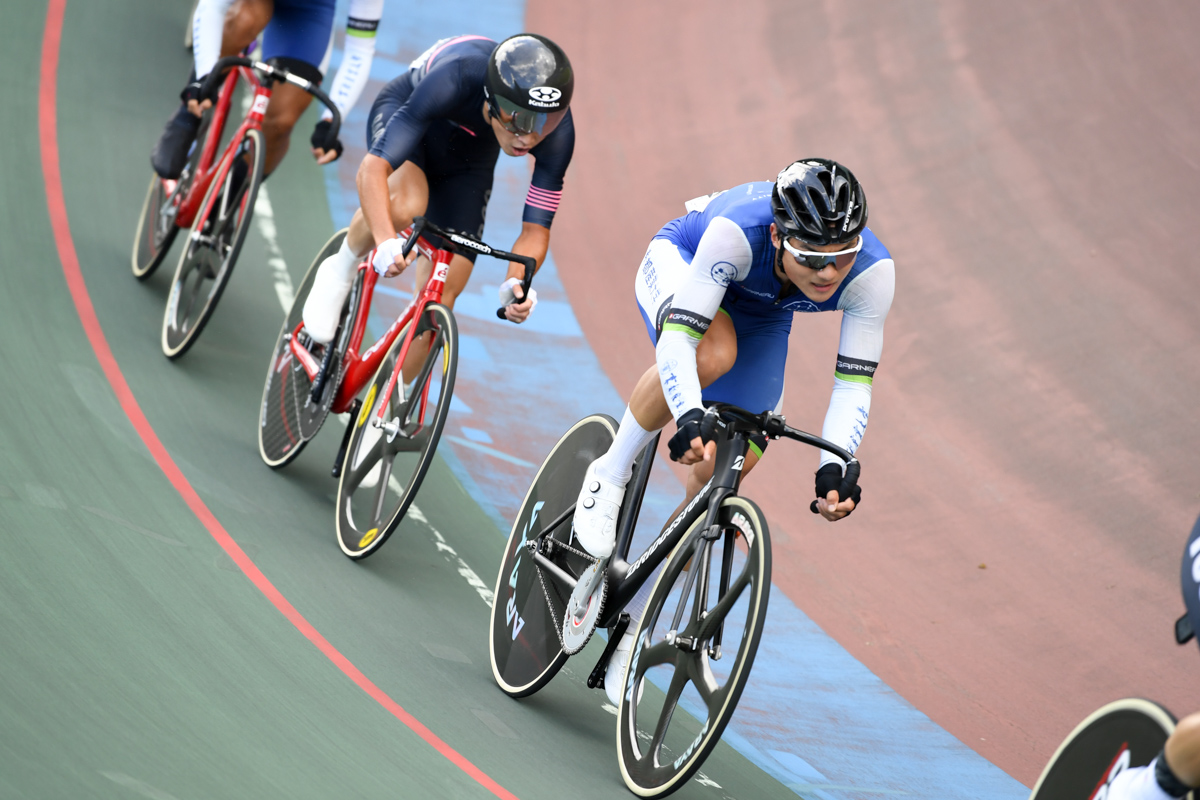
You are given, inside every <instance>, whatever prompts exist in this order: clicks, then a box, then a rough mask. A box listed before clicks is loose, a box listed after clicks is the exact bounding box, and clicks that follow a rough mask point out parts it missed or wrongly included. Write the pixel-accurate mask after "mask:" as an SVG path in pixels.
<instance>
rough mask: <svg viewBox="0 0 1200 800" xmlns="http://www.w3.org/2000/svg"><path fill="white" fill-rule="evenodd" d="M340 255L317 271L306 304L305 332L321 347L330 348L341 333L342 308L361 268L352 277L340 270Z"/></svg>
mask: <svg viewBox="0 0 1200 800" xmlns="http://www.w3.org/2000/svg"><path fill="white" fill-rule="evenodd" d="M337 260H338V254H337V253H334V254H333V255H331V256H330V257H329V258H327V259H325V260H324V261H322V262H321V266H319V267H317V275H316V277H315V278H314V279H313V285H312V289H311V290H310V291H309V293H308V297H307V298H306V299H305V301H304V330H306V331H307V332H308V335H309V336H310V337H312V339H313V341H315V342H317V343H318V344H329V343H330V342H332V341H333V336H334V334H336V333H337V326H338V320H339V319H341V316H342V306H344V305H345V304H346V298H347V297H348V296H349V295H350V287H352V286H353V285H354V276H355V274H356V273H357V272H358V269H357V267H356V268H355V269H352V270H350V273H349V274H348V275H343V274H341V272H340V270H339V269H338V263H337Z"/></svg>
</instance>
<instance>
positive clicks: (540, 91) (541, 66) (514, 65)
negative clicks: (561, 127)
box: [484, 33, 575, 133]
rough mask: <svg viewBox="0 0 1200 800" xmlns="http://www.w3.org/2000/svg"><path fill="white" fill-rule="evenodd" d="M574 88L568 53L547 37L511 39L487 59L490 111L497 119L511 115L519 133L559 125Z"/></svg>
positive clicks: (486, 90) (526, 35)
mask: <svg viewBox="0 0 1200 800" xmlns="http://www.w3.org/2000/svg"><path fill="white" fill-rule="evenodd" d="M574 89H575V72H574V70H572V69H571V62H570V61H569V60H567V54H566V53H564V52H563V51H562V48H561V47H559V46H558V45H556V44H555V43H554V42H552V41H550V40H549V39H547V38H546V37H545V36H538V35H537V34H536V33H520V34H517V35H516V36H510V37H509V38H507V39H505V40H504V41H502V42H500V44H498V45H496V49H495V50H493V51H492V56H491V58H490V59H488V70H487V81H486V83H485V84H484V94H485V95H486V96H487V101H488V109H489V110H490V112H491V114H492V116H495V117H499V116H500V111H501V110H503V111H504V113H505V114H508V115H511V116H512V122H513V125H514V126H515V127H516V128H517V129H518V130H519V131H522V132H537V133H541V132H542V130H544V129H545V126H546V123H547V122H549V121H553V122H557V119H556V118H560V117H561V116H562V115H563V114H565V113H566V111H567V106H569V105H570V104H571V94H572V92H573V91H574Z"/></svg>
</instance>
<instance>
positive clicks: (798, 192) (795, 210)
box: [771, 158, 867, 245]
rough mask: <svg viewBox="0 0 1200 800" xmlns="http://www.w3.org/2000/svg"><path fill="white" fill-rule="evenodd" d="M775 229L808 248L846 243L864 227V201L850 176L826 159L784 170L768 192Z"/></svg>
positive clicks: (865, 222)
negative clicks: (769, 193) (794, 238)
mask: <svg viewBox="0 0 1200 800" xmlns="http://www.w3.org/2000/svg"><path fill="white" fill-rule="evenodd" d="M771 211H772V213H773V214H774V217H775V227H776V228H778V229H779V231H780V233H782V234H783V235H784V236H785V237H788V238H791V237H793V236H794V237H796V238H797V239H800V240H801V241H804V242H807V243H809V244H820V245H826V244H843V243H845V242H850V241H852V240H853V239H854V237H855V236H858V234H859V233H861V232H862V229H863V228H865V227H866V226H867V197H866V195H865V194H864V193H863V188H862V184H860V183H859V182H858V180H857V179H856V178H855V177H854V173H852V172H851V171H850V170H848V169H846V168H845V167H843V166H842V165H841V164H839V163H837V162H836V161H830V160H829V159H827V158H803V159H801V160H799V161H795V162H793V163H791V164H788V165H787V166H786V167H784V168H783V169H782V170H781V171H780V173H779V177H777V178H776V179H775V189H774V191H772V192H771Z"/></svg>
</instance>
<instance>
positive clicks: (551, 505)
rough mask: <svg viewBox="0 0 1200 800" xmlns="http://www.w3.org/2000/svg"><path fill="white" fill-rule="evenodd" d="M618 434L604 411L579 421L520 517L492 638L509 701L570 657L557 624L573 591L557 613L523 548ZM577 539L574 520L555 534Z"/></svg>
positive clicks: (566, 557)
mask: <svg viewBox="0 0 1200 800" xmlns="http://www.w3.org/2000/svg"><path fill="white" fill-rule="evenodd" d="M616 433H617V423H616V420H614V419H613V418H612V417H609V416H607V415H605V414H593V415H592V416H589V417H584V418H583V419H582V420H580V421H579V422H577V423H575V424H574V425H573V426H572V427H571V428H570V429H569V430H568V431H567V432H566V433H564V434H563V435H562V437H561V438H560V439H559V440H558V442H557V443H555V445H554V447H553V448H552V449H551V450H550V454H549V455H547V456H546V458H545V460H544V461H543V462H542V465H541V467H540V468H539V469H538V471H537V474H536V475H535V476H534V478H533V482H532V483H531V484H530V486H529V491H528V492H526V494H525V499H524V501H523V502H522V503H521V508H520V510H519V511H518V512H517V516H516V519H515V521H514V522H513V527H512V532H511V533H510V534H509V537H508V543H507V544H506V545H505V548H504V555H503V556H502V558H501V561H500V573H499V575H497V577H496V591H495V594H494V596H493V598H492V619H491V626H490V628H489V633H488V651H489V654H490V659H491V664H492V677H493V678H495V680H496V683H497V685H499V687H500V689H501V691H503V692H504V693H505V694H507V695H509V696H510V697H527V696H529V695H531V694H533V693H534V692H536V691H538V690H539V689H541V688H542V687H543V686H545V685H546V684H547V683H549V682H550V680H551V679H552V678H553V677H554V676H555V674H557V672H558V671H559V670H560V669H561V668H562V666H563V664H565V663H566V661H567V658H568V656H567V654H566V653H565V652H564V651H563V647H562V640H561V639H560V638H559V634H558V633H557V632H556V631H555V630H554V628H555V623H556V620H557V622H558V623H560V624H561V621H562V618H563V614H564V612H565V609H566V605H567V600H568V599H570V593H569V592H568V593H563V594H562V595H561V596H558V597H555V598H553V599H552V600H551V602H555V601H557V602H558V607H557V608H551V607H550V606H548V605H547V597H548V595H547V594H546V593H545V592H544V591H543V588H542V583H541V581H540V580H539V578H538V570H537V567H536V566H535V565H534V562H533V559H532V558H528V557H525V555H526V554H527V553H528V550H527V549H526V548H525V546H524V544H523V543H524V542H525V541H526V538H527V536H528V534H530V533H531V532H532V533H533V534H534V536H537V534H538V533H540V530H539V529H537V528H535V527H534V524H535V523H536V521H537V520H538V519H541V520H542V521H543V522H550V521H552V520H554V519H556V518H557V517H559V516H560V515H562V513H563V512H564V511H566V510H567V509H568V508H570V507H572V506H573V505H574V504H575V499H576V498H577V497H578V496H579V487H580V486H582V485H583V478H584V473H585V472H586V471H587V468H588V465H589V464H591V463H592V461H594V460H595V459H597V458H599V457H600V456H601V455H602V454H604V453H605V452H607V451H608V448H609V446H610V445H611V444H612V440H613V437H614V436H616ZM531 529H532V530H531ZM570 536H571V526H570V520H569V519H568V520H567V521H566V522H564V523H563V524H562V525H560V526H559V527H558V529H557V530H555V531H554V532H552V533H551V537H552V538H554V539H555V540H558V541H567V540H569V539H570ZM560 553H561V560H560V562H559V563H560V566H564V567H565V568H567V569H569V570H571V571H572V572H573V574H575V575H578V574H579V573H580V572H581V571H582V568H585V567H586V566H590V565H591V562H590V561H586V562H585V561H584V560H583V559H582V558H580V557H577V556H573V555H570V554H568V553H566V551H560ZM548 588H549V587H548ZM554 591H555V590H554V589H550V592H554Z"/></svg>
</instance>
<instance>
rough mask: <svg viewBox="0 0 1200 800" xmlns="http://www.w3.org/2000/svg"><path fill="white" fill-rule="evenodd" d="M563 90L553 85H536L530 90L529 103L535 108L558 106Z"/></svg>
mask: <svg viewBox="0 0 1200 800" xmlns="http://www.w3.org/2000/svg"><path fill="white" fill-rule="evenodd" d="M561 97H562V91H561V90H559V89H555V88H554V87H553V86H535V87H533V88H532V89H530V90H529V105H531V106H534V107H535V108H558V107H559V106H560V105H561V103H559V102H558V101H559V99H560V98H561Z"/></svg>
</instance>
